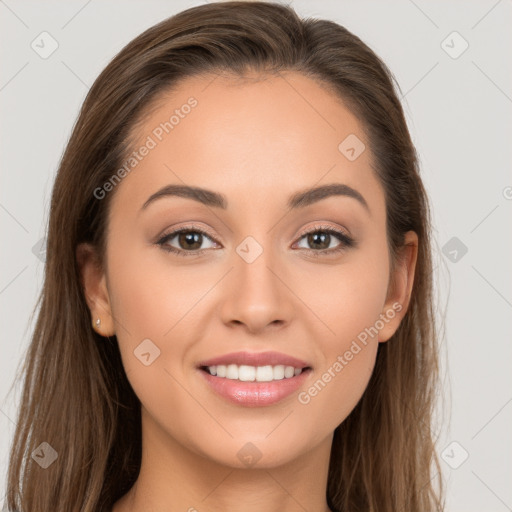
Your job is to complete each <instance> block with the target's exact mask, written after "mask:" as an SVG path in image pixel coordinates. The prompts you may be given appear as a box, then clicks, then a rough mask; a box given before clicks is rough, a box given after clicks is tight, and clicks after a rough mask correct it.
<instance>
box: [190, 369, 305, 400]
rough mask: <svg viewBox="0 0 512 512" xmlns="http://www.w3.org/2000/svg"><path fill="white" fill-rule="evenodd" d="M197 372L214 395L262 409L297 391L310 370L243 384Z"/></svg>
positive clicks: (203, 371) (200, 370)
mask: <svg viewBox="0 0 512 512" xmlns="http://www.w3.org/2000/svg"><path fill="white" fill-rule="evenodd" d="M199 372H200V373H201V374H202V375H203V377H204V379H206V382H207V383H208V384H209V385H210V386H211V388H212V389H213V390H214V391H215V392H216V393H218V394H219V395H221V396H223V397H224V398H227V399H228V400H229V401H231V402H233V403H235V404H238V405H243V406H245V407H263V406H266V405H272V404H275V403H277V402H279V401H281V400H283V399H284V398H286V397H287V396H289V395H291V394H292V393H293V392H294V391H297V390H298V389H299V388H300V386H301V385H302V384H303V382H304V380H305V379H307V377H308V375H309V374H310V372H311V369H310V368H308V369H307V370H303V371H302V373H301V374H300V375H297V376H294V377H290V378H289V379H286V378H284V379H280V380H272V381H269V382H256V381H254V382H244V381H241V380H235V379H226V378H225V377H216V376H214V375H211V374H210V373H209V372H208V371H205V370H202V369H199Z"/></svg>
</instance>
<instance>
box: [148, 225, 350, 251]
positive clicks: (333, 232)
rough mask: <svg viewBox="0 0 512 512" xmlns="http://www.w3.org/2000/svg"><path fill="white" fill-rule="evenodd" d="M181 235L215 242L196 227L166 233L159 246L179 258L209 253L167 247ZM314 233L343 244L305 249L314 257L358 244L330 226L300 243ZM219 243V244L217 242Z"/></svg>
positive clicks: (314, 230) (304, 234) (315, 227)
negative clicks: (190, 234) (322, 234)
mask: <svg viewBox="0 0 512 512" xmlns="http://www.w3.org/2000/svg"><path fill="white" fill-rule="evenodd" d="M181 233H199V234H201V235H203V236H206V237H208V238H209V239H210V240H212V241H213V242H215V240H214V239H213V237H212V236H211V235H210V234H209V233H207V232H206V231H203V230H202V229H199V228H197V227H196V226H185V227H182V228H179V229H177V230H175V231H171V232H170V233H164V234H163V235H162V236H161V238H160V239H159V240H158V241H157V242H156V243H157V245H159V246H160V247H161V248H162V249H163V250H164V251H167V252H171V253H174V254H176V255H177V256H183V257H187V256H198V255H200V254H202V253H204V252H205V251H208V250H209V249H199V250H195V251H184V250H181V249H176V247H172V246H170V245H167V244H166V242H168V241H169V240H172V239H173V238H174V237H175V236H177V235H180V234H181ZM314 233H327V234H329V235H334V236H335V237H336V238H338V239H339V241H340V242H341V243H340V245H339V246H338V247H335V248H334V249H321V250H318V251H317V250H315V249H304V250H305V251H307V252H309V253H311V254H312V255H313V256H314V257H321V256H325V255H327V256H330V255H333V254H338V253H340V252H342V251H345V250H346V249H349V248H351V247H355V246H356V242H355V240H354V239H353V238H351V237H350V236H348V235H346V234H345V233H342V232H341V231H338V230H336V229H334V228H332V227H330V226H321V225H318V226H314V227H313V229H311V230H309V231H306V232H305V233H301V235H300V236H299V241H300V240H302V239H303V238H304V237H305V236H307V235H310V234H314ZM215 243H217V242H215Z"/></svg>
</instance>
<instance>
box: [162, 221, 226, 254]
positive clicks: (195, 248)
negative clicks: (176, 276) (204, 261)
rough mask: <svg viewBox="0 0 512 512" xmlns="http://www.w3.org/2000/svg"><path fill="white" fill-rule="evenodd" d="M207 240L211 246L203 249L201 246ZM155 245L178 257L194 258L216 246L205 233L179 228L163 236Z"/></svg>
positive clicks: (198, 230)
mask: <svg viewBox="0 0 512 512" xmlns="http://www.w3.org/2000/svg"><path fill="white" fill-rule="evenodd" d="M175 239H176V240H175ZM174 240H175V241H174ZM207 240H209V241H210V242H211V244H212V246H210V247H203V244H204V243H205V241H207ZM173 241H174V242H173ZM171 242H173V243H171ZM157 244H158V245H160V246H161V247H162V249H164V250H165V251H168V252H173V253H176V254H178V255H180V256H194V255H197V254H199V253H202V252H203V251H206V250H207V249H209V248H212V247H215V246H216V245H217V244H216V242H215V241H213V239H212V238H211V237H210V236H209V235H208V234H207V233H205V232H204V231H202V230H200V229H195V228H194V229H191V228H181V229H178V230H175V231H171V232H170V233H167V234H164V235H163V236H162V237H161V238H160V240H158V242H157ZM173 244H175V245H173ZM176 244H177V246H176Z"/></svg>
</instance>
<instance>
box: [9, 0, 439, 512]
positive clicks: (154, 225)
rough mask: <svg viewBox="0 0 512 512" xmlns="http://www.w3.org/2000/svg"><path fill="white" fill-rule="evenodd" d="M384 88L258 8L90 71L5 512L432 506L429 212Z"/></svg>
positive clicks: (389, 89)
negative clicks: (90, 82)
mask: <svg viewBox="0 0 512 512" xmlns="http://www.w3.org/2000/svg"><path fill="white" fill-rule="evenodd" d="M393 83H394V82H393V77H392V75H391V73H390V71H389V70H388V69H387V67H386V66H385V64H384V63H383V62H382V61H381V60H380V59H379V58H378V57H377V56H376V55H375V53H374V52H372V51H371V50H370V49H369V48H368V47H367V46H366V45H365V44H364V43H363V42H362V41H361V40H360V39H359V38H357V37H356V36H355V35H353V34H351V33H350V32H349V31H347V30H346V29H345V28H343V27H341V26H339V25H337V24H335V23H333V22H330V21H325V20H315V19H304V20H302V19H300V18H299V17H298V16H297V14H296V13H295V12H294V11H293V10H292V9H291V8H290V7H287V6H283V5H279V4H272V3H265V2H259V3H247V2H225V3H224V2H220V3H215V4H210V5H202V6H199V7H194V8H191V9H188V10H186V11H183V12H181V13H179V14H177V15H175V16H173V17H171V18H169V19H167V20H164V21H163V22H161V23H159V24H158V25H156V26H154V27H152V28H150V29H148V30H147V31H145V32H144V33H143V34H141V35H140V36H139V37H137V38H136V39H135V40H133V41H132V42H130V43H129V44H128V45H127V46H126V47H125V48H124V49H123V50H122V51H121V52H120V53H119V54H118V55H117V56H116V57H115V58H114V59H113V61H112V62H111V63H110V64H109V65H108V66H107V68H106V69H105V70H104V71H103V72H102V73H101V75H100V76H99V77H98V79H97V80H96V82H95V83H94V85H93V87H92V88H91V90H90V91H89V94H88V96H87V98H86V100H85V102H84V105H83V108H82V110H81V112H80V115H79V118H78V120H77V123H76V125H75V127H74V130H73V133H72V136H71V139H70V141H69V143H68V146H67V148H66V151H65V153H64V155H63V158H62V161H61V164H60V168H59V171H58V174H57V177H56V181H55V185H54V189H53V196H52V203H51V212H50V221H49V230H48V241H47V244H48V245H47V260H46V269H45V282H44V286H43V290H42V295H41V297H40V303H39V304H40V310H39V313H38V321H37V324H36V328H35V332H34V335H33V340H32V343H31V346H30V350H29V351H28V354H27V360H26V368H25V387H24V393H23V397H22V407H21V409H20V412H19V418H18V425H17V429H16V432H15V438H14V442H13V446H12V451H11V460H10V468H9V476H8V495H7V498H8V506H9V508H10V509H12V510H20V511H30V512H35V511H48V510H52V511H62V512H69V511H71V510H73V511H74V510H76V511H86V512H92V511H97V510H102V511H103V510H104V511H109V512H110V511H113V512H135V511H136V512H139V511H142V510H153V511H155V512H156V511H163V510H166V511H169V510H172V511H175V510H176V511H178V510H180V511H181V510H189V511H194V510H198V511H202V510H212V511H221V510H222V511H230V510H244V512H247V511H249V512H251V511H256V510H257V511H265V512H274V511H275V512H277V511H279V512H283V511H295V510H297V511H298V510H309V511H322V512H327V511H350V512H356V511H375V512H384V511H389V512H391V511H393V512H397V511H408V512H420V511H421V512H426V511H438V510H442V507H443V498H442V481H440V482H439V486H440V490H439V491H437V492H436V491H435V490H434V485H433V480H434V477H435V476H436V475H438V474H439V473H440V467H439V462H438V459H437V455H436V451H435V443H434V437H433V434H432V432H431V430H430V425H431V415H432V411H433V406H434V400H435V397H436V392H437V385H438V383H437V376H438V359H437V358H438V355H437V338H436V327H435V322H434V313H433V311H434V307H433V303H432V302H433V300H432V281H431V279H432V278H431V272H432V263H431V249H430V218H429V215H430V214H429V207H428V200H427V195H426V192H425V190H424V187H423V184H422V181H421V179H420V176H419V172H418V162H417V157H416V152H415V149H414V147H413V144H412V142H411V138H410V135H409V132H408V129H407V125H406V122H405V119H404V115H403V111H402V107H401V105H400V102H399V100H398V98H397V94H396V91H395V88H394V85H393Z"/></svg>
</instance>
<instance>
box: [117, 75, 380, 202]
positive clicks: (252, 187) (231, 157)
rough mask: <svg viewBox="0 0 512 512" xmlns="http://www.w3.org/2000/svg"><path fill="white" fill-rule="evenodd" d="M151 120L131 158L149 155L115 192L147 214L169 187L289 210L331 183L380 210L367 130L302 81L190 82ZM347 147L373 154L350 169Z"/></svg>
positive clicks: (323, 90) (324, 92)
mask: <svg viewBox="0 0 512 512" xmlns="http://www.w3.org/2000/svg"><path fill="white" fill-rule="evenodd" d="M145 114H146V115H145V116H144V119H143V122H141V123H140V124H139V125H138V127H137V130H136V131H134V135H135V137H134V139H135V141H136V142H135V144H134V145H133V148H134V151H137V150H138V149H139V148H142V147H143V146H148V147H149V146H151V149H150V150H149V151H145V153H146V154H145V156H144V157H143V158H141V159H140V160H139V161H138V162H137V165H136V167H133V171H131V172H130V173H129V175H128V176H127V177H126V178H124V179H123V181H122V183H121V184H120V186H118V190H116V196H117V195H119V196H120V197H122V198H123V199H127V200H128V202H130V203H132V202H133V203H134V204H139V203H140V205H142V204H143V203H144V201H145V200H146V199H147V196H149V195H151V194H152V193H154V192H155V189H156V188H157V187H162V186H164V185H167V184H169V183H178V184H186V185H191V186H199V187H203V188H207V189H211V190H218V191H222V193H223V194H225V195H226V196H227V197H231V196H232V198H233V201H230V204H231V203H232V202H235V201H236V200H237V198H238V199H239V200H240V204H246V203H247V200H248V199H250V200H251V201H256V200H259V199H261V200H265V201H267V202H268V201H269V200H272V199H273V198H276V199H278V198H279V197H281V196H282V201H283V202H284V201H285V200H286V199H287V198H288V197H289V196H290V195H291V194H292V193H294V192H296V191H297V190H300V189H302V188H306V187H312V186H314V185H319V184H322V183H332V182H338V183H344V184H347V185H349V186H352V187H354V188H357V189H358V190H360V191H361V192H363V190H364V191H365V194H364V195H365V198H366V199H367V201H368V202H370V201H372V202H373V203H375V202H376V201H378V200H379V198H378V197H372V196H376V195H379V193H380V190H379V184H378V182H377V180H376V178H375V176H374V173H373V170H372V162H371V155H370V151H369V147H368V142H367V140H366V137H365V134H364V131H363V125H362V123H361V122H360V120H358V119H357V118H356V116H355V115H354V114H353V113H352V112H351V111H350V110H349V109H348V108H347V106H346V105H345V104H344V102H343V101H342V99H341V98H340V97H338V96H337V95H335V94H334V93H333V92H331V91H330V90H329V89H328V88H327V87H325V86H324V85H323V84H321V83H319V82H317V81H316V80H313V79H312V78H310V77H306V76H304V75H302V74H300V73H297V72H286V73H281V74H279V75H261V74H260V75H256V74H254V75H250V76H246V77H244V78H243V79H240V78H238V77H233V76H226V75H201V76H195V77H191V78H187V79H185V80H183V81H181V82H180V83H179V84H178V85H177V86H176V87H174V88H173V89H172V91H167V92H165V93H163V94H161V95H160V96H159V97H158V98H157V100H156V101H155V102H153V104H152V106H151V108H149V109H147V111H146V113H145ZM354 137H356V139H354ZM345 140H349V141H350V142H352V143H351V144H349V145H352V146H354V143H353V142H354V141H355V143H356V145H357V144H359V146H355V147H356V150H357V151H358V152H359V151H361V148H364V147H365V146H366V149H365V150H364V151H362V153H361V154H360V155H359V156H358V157H357V158H356V159H349V158H347V155H346V154H345V153H344V152H343V151H344V150H345V149H346V146H347V144H344V142H343V141H345ZM340 144H341V145H340ZM363 145H364V146H363ZM127 156H129V155H127ZM349 156H350V155H349ZM241 192H243V197H240V193H241ZM123 202H124V201H123Z"/></svg>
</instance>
